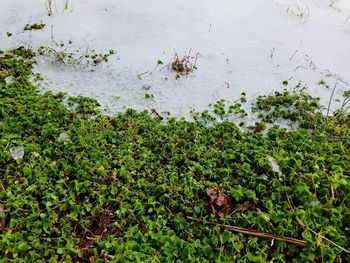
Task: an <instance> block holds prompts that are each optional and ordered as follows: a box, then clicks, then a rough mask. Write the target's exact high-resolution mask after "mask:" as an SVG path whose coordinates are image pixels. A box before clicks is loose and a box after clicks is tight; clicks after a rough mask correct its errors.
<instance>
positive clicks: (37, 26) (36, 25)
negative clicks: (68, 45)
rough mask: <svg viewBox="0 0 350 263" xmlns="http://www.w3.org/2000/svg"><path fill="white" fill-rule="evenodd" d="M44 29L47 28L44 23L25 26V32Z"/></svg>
mask: <svg viewBox="0 0 350 263" xmlns="http://www.w3.org/2000/svg"><path fill="white" fill-rule="evenodd" d="M44 27H45V24H44V23H43V22H41V23H34V24H26V25H25V26H24V31H30V30H41V29H43V28H44Z"/></svg>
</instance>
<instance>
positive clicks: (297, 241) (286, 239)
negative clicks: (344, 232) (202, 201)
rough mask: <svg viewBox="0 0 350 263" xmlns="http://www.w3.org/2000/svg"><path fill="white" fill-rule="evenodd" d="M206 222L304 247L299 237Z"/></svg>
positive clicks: (210, 223)
mask: <svg viewBox="0 0 350 263" xmlns="http://www.w3.org/2000/svg"><path fill="white" fill-rule="evenodd" d="M186 218H187V219H188V220H191V221H195V222H200V223H204V222H202V221H201V220H200V219H198V218H194V217H191V216H186ZM206 224H209V225H215V226H219V227H221V228H224V229H227V230H230V231H233V232H237V233H242V234H247V235H251V236H256V237H263V238H270V239H275V240H279V241H284V242H287V243H291V244H294V245H297V246H300V247H304V246H305V244H306V241H305V240H300V239H296V238H291V237H284V236H276V235H273V234H269V233H263V232H258V231H255V230H251V229H247V228H242V227H237V226H230V225H223V224H218V223H213V222H208V223H206Z"/></svg>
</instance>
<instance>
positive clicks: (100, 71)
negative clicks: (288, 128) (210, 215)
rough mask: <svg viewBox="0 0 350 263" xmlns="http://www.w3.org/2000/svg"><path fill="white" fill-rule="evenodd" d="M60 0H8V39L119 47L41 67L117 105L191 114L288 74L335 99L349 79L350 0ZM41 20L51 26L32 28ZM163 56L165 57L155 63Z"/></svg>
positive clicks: (55, 86) (52, 81)
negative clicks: (105, 57) (181, 68)
mask: <svg viewBox="0 0 350 263" xmlns="http://www.w3.org/2000/svg"><path fill="white" fill-rule="evenodd" d="M52 1H53V4H52V11H53V15H52V16H48V15H47V13H48V10H47V7H46V5H45V1H44V0H26V1H23V0H2V2H1V3H2V4H1V6H2V8H1V10H0V24H1V27H0V48H2V49H9V48H13V47H17V46H18V45H31V46H33V47H34V48H37V47H39V46H41V45H44V46H50V47H55V43H59V42H61V41H63V42H64V43H66V46H67V48H68V49H71V50H76V49H78V50H81V51H82V52H83V50H86V49H87V48H90V49H96V51H99V52H106V51H108V50H109V49H114V50H116V52H117V54H116V55H114V56H111V57H110V61H109V62H108V63H106V64H103V65H102V64H101V65H99V66H97V67H95V66H87V67H85V66H84V67H82V66H77V65H65V64H62V63H57V62H52V60H49V59H47V58H40V59H38V65H37V67H36V71H38V72H40V73H41V74H42V75H43V76H44V78H45V83H46V85H45V86H46V87H47V88H49V89H52V90H54V91H65V92H68V93H69V94H71V95H84V96H93V97H95V98H96V99H98V100H99V101H100V103H101V104H102V107H103V108H106V109H107V110H108V111H109V112H110V113H113V112H116V111H122V110H124V109H125V108H128V107H132V108H136V109H145V108H148V109H151V108H156V109H157V110H158V111H159V112H161V111H170V112H172V114H174V115H176V116H187V115H188V113H189V111H190V110H191V109H192V108H195V109H196V110H199V111H200V110H204V109H206V108H207V106H208V104H209V103H211V102H215V101H216V100H218V99H222V98H223V99H229V100H232V99H237V98H238V97H239V95H240V94H241V92H245V93H247V95H248V96H249V97H248V98H253V97H255V96H256V95H258V94H269V93H271V92H272V91H273V90H281V89H283V88H284V86H283V85H282V81H284V80H288V86H287V88H288V89H292V88H294V87H295V85H297V84H298V83H300V87H305V88H307V90H308V91H309V92H310V93H312V94H314V95H316V96H320V97H321V99H322V102H323V103H324V104H325V105H326V104H327V103H328V100H329V98H330V94H331V91H332V88H333V86H334V85H335V83H336V82H337V88H336V92H335V98H336V97H340V96H341V94H342V92H343V90H344V89H346V88H348V87H349V84H348V83H349V81H350V63H349V60H350V1H346V0H343V1H341V0H339V1H328V0H303V1H296V0H295V1H292V0H251V1H247V0H221V1H213V0H192V1H188V0H186V1H185V0H176V1H175V0H168V1H163V0H143V1H140V0H99V1H92V0H77V1H72V0H71V1H68V6H66V8H65V7H64V4H65V1H63V0H62V1H59V0H52ZM41 21H42V22H43V23H45V24H46V26H45V28H44V29H43V30H37V31H24V30H23V27H24V25H25V24H27V23H38V22H41ZM7 32H11V33H12V34H13V35H12V36H11V37H7V35H6V33H7ZM69 41H71V42H72V43H71V44H67V43H69ZM190 50H191V54H193V55H195V54H196V53H197V52H198V53H199V55H198V60H197V70H196V71H195V72H194V73H193V74H190V75H189V76H187V77H181V78H180V79H176V78H175V77H176V74H175V73H174V72H173V71H172V70H170V69H168V68H167V67H163V66H164V65H166V64H168V63H170V62H171V61H172V60H173V58H174V52H177V53H178V54H179V56H182V55H183V54H184V53H185V52H189V51H190ZM158 60H161V61H162V62H164V65H160V66H159V67H158V68H157V69H156V70H154V71H153V69H154V68H155V67H156V65H157V62H158ZM159 69H161V70H159ZM152 71H153V73H152V74H149V72H152ZM145 72H148V73H145ZM142 73H145V74H143V75H141V76H140V77H138V75H139V74H142ZM321 80H325V81H326V82H325V83H326V84H327V85H328V86H329V88H327V87H325V85H319V82H320V81H321ZM145 93H148V94H152V95H153V98H145ZM333 105H335V102H334V104H333Z"/></svg>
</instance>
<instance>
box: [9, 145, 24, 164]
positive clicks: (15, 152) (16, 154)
mask: <svg viewBox="0 0 350 263" xmlns="http://www.w3.org/2000/svg"><path fill="white" fill-rule="evenodd" d="M10 153H11V155H12V158H13V159H14V160H16V161H17V160H20V159H22V158H23V156H24V148H23V147H17V148H12V149H10Z"/></svg>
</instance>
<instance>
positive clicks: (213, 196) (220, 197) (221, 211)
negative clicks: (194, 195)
mask: <svg viewBox="0 0 350 263" xmlns="http://www.w3.org/2000/svg"><path fill="white" fill-rule="evenodd" d="M207 195H208V196H209V197H210V206H211V209H212V211H213V214H215V215H218V216H220V217H226V216H227V213H228V207H229V205H230V198H229V197H228V196H227V195H226V194H224V193H223V192H222V191H221V190H220V189H219V188H216V189H213V188H207Z"/></svg>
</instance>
